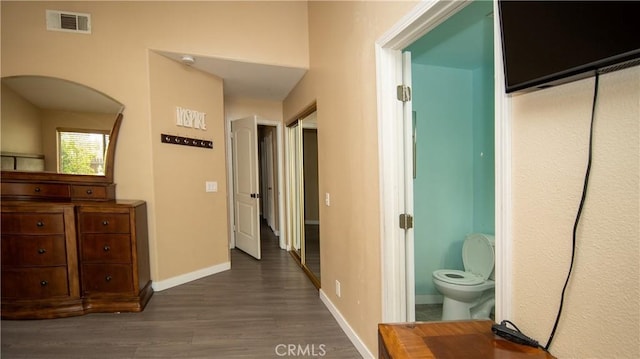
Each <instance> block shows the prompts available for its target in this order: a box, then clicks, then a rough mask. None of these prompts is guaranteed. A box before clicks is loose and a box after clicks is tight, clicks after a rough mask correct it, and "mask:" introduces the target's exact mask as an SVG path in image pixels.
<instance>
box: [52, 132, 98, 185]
mask: <svg viewBox="0 0 640 359" xmlns="http://www.w3.org/2000/svg"><path fill="white" fill-rule="evenodd" d="M57 132H58V172H59V173H67V174H76V175H100V176H103V175H104V170H105V162H104V160H105V153H106V149H107V146H108V145H109V132H107V131H100V130H80V129H76V130H74V129H58V131H57Z"/></svg>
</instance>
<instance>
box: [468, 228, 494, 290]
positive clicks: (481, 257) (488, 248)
mask: <svg viewBox="0 0 640 359" xmlns="http://www.w3.org/2000/svg"><path fill="white" fill-rule="evenodd" d="M493 241H494V239H493V236H491V235H487V234H482V233H472V234H470V235H468V236H467V238H466V239H465V241H464V244H463V245H462V263H463V264H464V269H465V270H466V271H467V272H471V273H474V274H476V275H479V276H481V277H482V278H484V279H487V278H489V275H491V272H492V271H493V265H494V264H495V262H494V260H495V257H494V250H493Z"/></svg>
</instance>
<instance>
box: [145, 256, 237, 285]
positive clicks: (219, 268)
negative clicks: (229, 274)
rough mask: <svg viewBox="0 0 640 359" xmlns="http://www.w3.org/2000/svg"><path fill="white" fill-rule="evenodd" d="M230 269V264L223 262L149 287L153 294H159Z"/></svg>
mask: <svg viewBox="0 0 640 359" xmlns="http://www.w3.org/2000/svg"><path fill="white" fill-rule="evenodd" d="M229 269H231V262H225V263H221V264H216V265H214V266H211V267H208V268H203V269H199V270H197V271H194V272H190V273H185V274H182V275H179V276H175V277H172V278H169V279H165V280H161V281H154V282H153V284H152V285H151V286H152V287H153V290H154V291H155V292H160V291H163V290H165V289H169V288H173V287H176V286H179V285H181V284H185V283H189V282H192V281H194V280H196V279H200V278H204V277H207V276H210V275H212V274H216V273H220V272H224V271H226V270H229Z"/></svg>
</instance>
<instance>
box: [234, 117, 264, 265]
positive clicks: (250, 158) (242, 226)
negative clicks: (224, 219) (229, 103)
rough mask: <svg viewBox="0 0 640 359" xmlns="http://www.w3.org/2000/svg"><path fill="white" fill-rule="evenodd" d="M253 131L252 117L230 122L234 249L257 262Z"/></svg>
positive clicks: (257, 229) (257, 195) (256, 143)
mask: <svg viewBox="0 0 640 359" xmlns="http://www.w3.org/2000/svg"><path fill="white" fill-rule="evenodd" d="M257 132H258V125H257V122H256V118H255V117H250V118H245V119H241V120H235V121H232V122H231V133H232V138H233V145H232V157H233V198H234V199H233V201H234V203H233V204H234V210H235V213H234V217H235V218H234V219H235V226H234V232H235V237H236V248H238V249H240V250H242V251H244V252H246V253H247V254H249V255H251V256H253V257H255V258H256V259H260V206H259V196H260V195H259V191H258V188H259V187H258V186H259V183H258V136H257Z"/></svg>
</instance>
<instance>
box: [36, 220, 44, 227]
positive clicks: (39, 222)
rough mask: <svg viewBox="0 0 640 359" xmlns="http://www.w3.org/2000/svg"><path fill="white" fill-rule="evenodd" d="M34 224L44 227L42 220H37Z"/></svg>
mask: <svg viewBox="0 0 640 359" xmlns="http://www.w3.org/2000/svg"><path fill="white" fill-rule="evenodd" d="M36 226H38V227H44V222H42V221H38V222H37V223H36Z"/></svg>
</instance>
